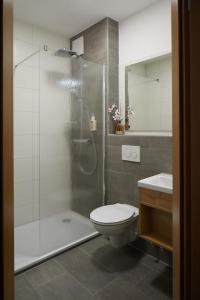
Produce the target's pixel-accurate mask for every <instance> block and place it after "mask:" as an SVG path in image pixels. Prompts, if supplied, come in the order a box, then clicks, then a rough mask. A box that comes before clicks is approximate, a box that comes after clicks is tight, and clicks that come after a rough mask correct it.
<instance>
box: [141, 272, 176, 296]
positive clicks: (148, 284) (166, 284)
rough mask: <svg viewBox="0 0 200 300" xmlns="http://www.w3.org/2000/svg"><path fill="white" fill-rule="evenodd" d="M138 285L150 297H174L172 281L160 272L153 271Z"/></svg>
mask: <svg viewBox="0 0 200 300" xmlns="http://www.w3.org/2000/svg"><path fill="white" fill-rule="evenodd" d="M138 287H139V288H140V289H141V290H142V291H143V292H144V294H145V295H146V296H148V297H150V299H156V300H169V299H172V281H171V280H170V279H169V278H168V277H167V276H164V275H160V273H159V272H155V271H152V273H151V274H149V275H148V276H147V277H146V278H145V279H144V280H143V281H142V282H141V283H140V284H139V285H138Z"/></svg>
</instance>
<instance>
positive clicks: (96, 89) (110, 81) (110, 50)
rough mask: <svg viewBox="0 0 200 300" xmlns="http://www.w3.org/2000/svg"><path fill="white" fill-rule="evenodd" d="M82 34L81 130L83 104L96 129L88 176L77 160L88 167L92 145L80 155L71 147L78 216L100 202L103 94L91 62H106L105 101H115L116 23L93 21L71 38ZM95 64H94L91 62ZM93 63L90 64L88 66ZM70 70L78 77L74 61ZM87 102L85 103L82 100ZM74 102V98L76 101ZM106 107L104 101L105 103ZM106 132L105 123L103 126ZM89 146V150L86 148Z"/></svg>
mask: <svg viewBox="0 0 200 300" xmlns="http://www.w3.org/2000/svg"><path fill="white" fill-rule="evenodd" d="M79 36H84V56H83V58H84V59H85V60H87V61H88V63H87V64H88V68H87V69H86V70H85V71H84V73H83V75H84V79H83V81H84V84H83V86H84V97H83V100H84V103H85V105H84V109H85V111H84V114H85V118H84V133H85V136H88V134H89V132H88V120H87V112H86V106H88V110H89V114H90V116H91V114H92V113H95V117H96V119H97V132H96V133H95V134H94V140H95V145H96V150H97V159H98V164H97V169H96V171H95V172H94V174H93V175H92V176H87V175H84V174H83V173H82V172H81V171H80V163H79V160H80V159H81V160H82V163H83V162H84V163H85V164H86V167H87V168H89V167H90V164H92V163H93V160H92V145H90V147H89V145H86V146H85V147H84V148H82V152H81V157H80V155H79V151H78V149H77V148H78V147H76V148H75V147H72V195H73V197H72V202H71V208H72V209H73V210H75V211H77V212H79V213H80V214H82V215H85V216H87V217H88V216H89V214H90V212H91V211H92V210H93V209H95V208H96V207H99V206H101V205H103V181H102V180H103V168H102V161H103V147H102V145H103V143H102V142H103V96H102V86H103V85H102V72H101V71H100V69H101V67H100V66H96V65H95V64H101V65H102V64H105V65H106V76H105V78H106V82H105V83H106V100H107V101H109V97H110V99H111V100H110V101H111V102H113V101H114V102H117V101H118V53H119V51H118V23H117V22H116V21H114V20H112V19H110V18H105V19H103V20H102V21H100V22H98V23H97V24H94V25H93V26H91V27H90V28H88V29H86V30H84V31H83V32H81V33H79V34H78V35H76V36H75V37H73V38H72V39H71V41H73V40H74V39H76V38H77V37H79ZM93 63H95V64H93ZM92 64H93V65H92ZM72 73H73V76H75V78H77V79H78V78H79V77H80V66H79V63H78V60H74V61H73V64H72ZM85 101H87V105H86V102H85ZM76 102H77V101H76ZM76 102H75V101H73V104H72V111H71V114H72V119H73V120H77V119H79V118H80V105H79V106H77V107H76ZM106 106H107V104H106ZM106 131H107V126H106ZM79 136H80V126H78V128H73V129H72V132H71V137H72V139H76V138H79ZM90 148H91V149H90Z"/></svg>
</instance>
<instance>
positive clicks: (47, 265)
mask: <svg viewBox="0 0 200 300" xmlns="http://www.w3.org/2000/svg"><path fill="white" fill-rule="evenodd" d="M64 272H65V269H64V268H63V267H62V266H61V265H60V264H58V263H57V261H55V260H54V259H51V260H49V261H47V262H44V263H42V264H40V265H38V266H36V267H35V268H32V269H30V270H28V271H26V272H25V273H24V276H25V277H26V279H27V280H28V281H29V282H30V284H31V285H32V286H38V285H41V284H44V283H46V282H48V281H50V280H51V279H53V278H55V277H56V276H59V275H61V274H63V273H64Z"/></svg>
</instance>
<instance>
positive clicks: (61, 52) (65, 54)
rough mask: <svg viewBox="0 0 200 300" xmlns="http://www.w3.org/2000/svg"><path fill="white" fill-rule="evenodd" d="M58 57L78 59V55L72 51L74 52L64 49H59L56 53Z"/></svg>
mask: <svg viewBox="0 0 200 300" xmlns="http://www.w3.org/2000/svg"><path fill="white" fill-rule="evenodd" d="M55 55H56V56H60V57H70V56H71V57H78V55H77V53H76V52H74V51H72V50H68V49H66V48H62V49H59V50H57V51H56V52H55Z"/></svg>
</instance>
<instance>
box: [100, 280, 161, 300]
mask: <svg viewBox="0 0 200 300" xmlns="http://www.w3.org/2000/svg"><path fill="white" fill-rule="evenodd" d="M95 299H96V300H149V299H150V298H149V297H147V296H146V295H145V294H144V293H143V292H142V291H141V290H140V289H139V288H138V287H132V286H131V284H128V283H127V282H126V281H125V280H122V279H116V280H114V281H113V282H112V283H111V284H109V285H108V286H106V287H105V288H104V289H103V290H102V291H101V292H100V293H99V294H98V295H97V297H96V298H95ZM154 300H155V299H154ZM158 300H159V299H158Z"/></svg>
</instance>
